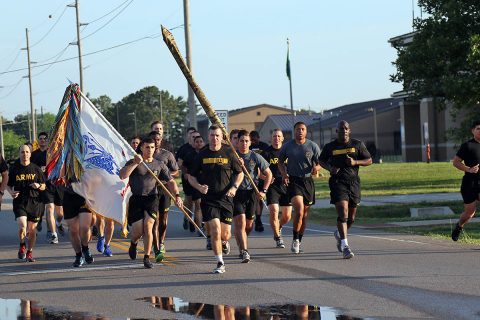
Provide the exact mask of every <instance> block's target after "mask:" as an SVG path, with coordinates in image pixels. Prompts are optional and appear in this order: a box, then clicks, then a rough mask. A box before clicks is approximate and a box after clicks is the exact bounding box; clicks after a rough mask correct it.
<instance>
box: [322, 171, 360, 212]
mask: <svg viewBox="0 0 480 320" xmlns="http://www.w3.org/2000/svg"><path fill="white" fill-rule="evenodd" d="M328 186H329V187H330V203H331V204H335V203H337V202H339V201H348V207H349V208H356V207H357V206H358V205H359V204H360V200H361V194H360V179H352V180H343V179H337V178H336V177H330V179H329V180H328Z"/></svg>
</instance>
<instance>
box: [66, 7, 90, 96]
mask: <svg viewBox="0 0 480 320" xmlns="http://www.w3.org/2000/svg"><path fill="white" fill-rule="evenodd" d="M79 6H80V4H79V3H78V0H75V4H69V5H67V7H75V13H76V16H77V42H71V43H70V44H72V45H77V46H78V67H79V71H80V90H82V92H86V91H85V88H84V87H83V63H82V41H81V39H80V27H81V26H85V25H87V24H86V23H80V12H79V11H80V9H79Z"/></svg>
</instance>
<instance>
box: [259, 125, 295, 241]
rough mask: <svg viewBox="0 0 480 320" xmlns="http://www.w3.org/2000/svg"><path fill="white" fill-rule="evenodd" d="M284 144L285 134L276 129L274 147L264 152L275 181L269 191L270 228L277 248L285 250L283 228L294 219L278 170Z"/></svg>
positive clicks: (274, 131) (273, 137)
mask: <svg viewBox="0 0 480 320" xmlns="http://www.w3.org/2000/svg"><path fill="white" fill-rule="evenodd" d="M282 144H283V132H282V130H281V129H274V130H273V132H272V145H271V146H269V147H268V148H267V149H265V151H263V157H264V158H265V160H267V162H268V163H269V164H270V170H271V171H272V175H273V181H272V183H271V184H270V187H269V188H268V190H267V205H268V209H269V211H270V226H271V227H272V231H273V239H274V240H275V244H276V247H277V248H285V243H284V242H283V239H282V226H284V225H286V224H287V223H288V222H289V221H290V219H291V217H292V203H291V202H290V199H289V198H288V194H287V186H285V185H284V184H283V182H282V175H281V174H280V170H279V169H278V161H279V160H278V157H279V154H280V149H281V148H282ZM280 207H281V208H282V212H281V219H280V221H278V213H279V211H280Z"/></svg>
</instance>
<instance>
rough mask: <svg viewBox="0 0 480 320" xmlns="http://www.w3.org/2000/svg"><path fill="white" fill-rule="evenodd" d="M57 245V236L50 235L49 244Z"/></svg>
mask: <svg viewBox="0 0 480 320" xmlns="http://www.w3.org/2000/svg"><path fill="white" fill-rule="evenodd" d="M57 243H58V236H57V234H56V233H52V235H51V236H50V244H57Z"/></svg>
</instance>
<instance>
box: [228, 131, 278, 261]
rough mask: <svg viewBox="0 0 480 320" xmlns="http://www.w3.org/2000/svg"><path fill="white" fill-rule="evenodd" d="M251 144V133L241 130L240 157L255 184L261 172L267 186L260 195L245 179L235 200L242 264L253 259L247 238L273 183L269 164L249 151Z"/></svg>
mask: <svg viewBox="0 0 480 320" xmlns="http://www.w3.org/2000/svg"><path fill="white" fill-rule="evenodd" d="M250 142H251V141H250V132H248V131H247V130H240V131H239V132H238V155H239V156H240V158H241V159H242V161H243V163H244V166H245V168H247V170H248V173H249V174H250V177H252V179H253V181H254V182H255V184H256V185H258V181H259V172H260V173H261V174H262V176H264V177H265V184H264V189H260V190H259V191H260V193H259V194H256V193H255V189H254V188H253V186H252V184H251V183H250V180H249V179H248V178H247V177H244V178H243V181H242V183H241V184H240V186H239V188H238V191H237V194H236V195H235V197H234V198H233V223H234V225H235V229H234V232H235V239H236V240H237V245H238V249H239V250H240V259H242V263H248V262H250V259H251V257H250V253H249V251H248V238H247V237H248V235H249V234H250V232H251V231H252V229H253V220H254V219H255V213H256V209H257V207H258V203H259V202H260V203H261V202H262V200H263V199H264V198H265V196H266V194H267V189H268V187H269V186H270V182H271V181H272V171H270V168H269V167H268V166H269V165H268V162H267V161H266V160H265V159H264V158H263V157H262V156H261V155H259V154H258V153H255V152H253V151H251V150H249V147H250Z"/></svg>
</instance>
